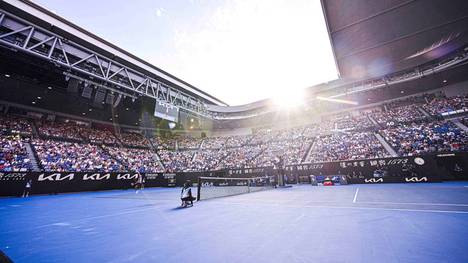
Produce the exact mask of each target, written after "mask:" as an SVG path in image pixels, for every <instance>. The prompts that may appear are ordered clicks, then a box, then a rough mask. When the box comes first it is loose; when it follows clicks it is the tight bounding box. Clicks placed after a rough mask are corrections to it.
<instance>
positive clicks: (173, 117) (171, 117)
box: [154, 101, 179, 122]
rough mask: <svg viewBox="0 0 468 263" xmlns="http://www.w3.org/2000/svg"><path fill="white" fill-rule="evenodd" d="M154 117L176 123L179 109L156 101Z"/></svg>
mask: <svg viewBox="0 0 468 263" xmlns="http://www.w3.org/2000/svg"><path fill="white" fill-rule="evenodd" d="M154 116H155V117H158V118H161V119H165V120H168V121H172V122H178V121H179V108H178V107H177V106H174V105H171V104H168V103H165V102H162V101H156V105H155V107H154Z"/></svg>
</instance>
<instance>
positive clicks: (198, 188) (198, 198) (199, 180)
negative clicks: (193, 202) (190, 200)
mask: <svg viewBox="0 0 468 263" xmlns="http://www.w3.org/2000/svg"><path fill="white" fill-rule="evenodd" d="M200 190H201V178H200V177H198V182H197V201H200V192H201V191H200Z"/></svg>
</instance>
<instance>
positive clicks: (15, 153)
mask: <svg viewBox="0 0 468 263" xmlns="http://www.w3.org/2000/svg"><path fill="white" fill-rule="evenodd" d="M24 140H27V139H21V138H20V137H18V136H11V135H0V171H2V172H25V171H30V170H31V169H32V165H31V160H30V159H29V157H28V153H27V150H26V147H25V145H24V142H25V141H24Z"/></svg>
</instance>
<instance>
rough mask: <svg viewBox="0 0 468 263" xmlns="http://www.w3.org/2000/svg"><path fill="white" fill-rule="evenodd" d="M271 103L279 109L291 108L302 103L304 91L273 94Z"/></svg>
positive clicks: (284, 91)
mask: <svg viewBox="0 0 468 263" xmlns="http://www.w3.org/2000/svg"><path fill="white" fill-rule="evenodd" d="M272 101H273V104H274V105H275V106H277V107H279V108H281V109H293V108H297V107H300V106H302V105H304V101H305V100H304V92H303V91H302V90H301V91H297V90H296V91H286V90H283V92H279V93H277V94H275V95H274V96H273V98H272Z"/></svg>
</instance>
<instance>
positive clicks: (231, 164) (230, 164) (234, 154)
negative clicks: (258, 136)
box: [218, 145, 265, 168]
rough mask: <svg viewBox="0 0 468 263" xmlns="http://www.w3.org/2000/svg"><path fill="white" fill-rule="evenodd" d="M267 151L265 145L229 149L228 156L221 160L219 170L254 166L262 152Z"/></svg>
mask: <svg viewBox="0 0 468 263" xmlns="http://www.w3.org/2000/svg"><path fill="white" fill-rule="evenodd" d="M264 150H265V146H264V145H245V146H243V147H235V148H227V149H226V150H225V151H226V152H227V155H226V157H225V158H223V159H222V160H220V163H219V165H218V167H219V168H243V167H251V166H253V165H252V164H253V162H252V160H253V159H255V158H256V157H257V156H258V155H259V154H260V153H262V151H264Z"/></svg>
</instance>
